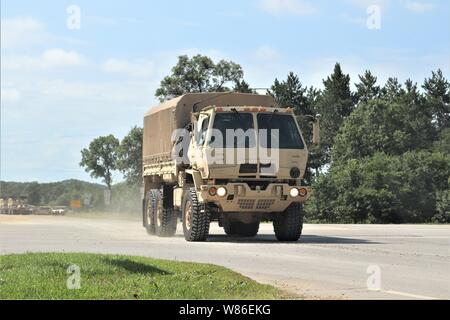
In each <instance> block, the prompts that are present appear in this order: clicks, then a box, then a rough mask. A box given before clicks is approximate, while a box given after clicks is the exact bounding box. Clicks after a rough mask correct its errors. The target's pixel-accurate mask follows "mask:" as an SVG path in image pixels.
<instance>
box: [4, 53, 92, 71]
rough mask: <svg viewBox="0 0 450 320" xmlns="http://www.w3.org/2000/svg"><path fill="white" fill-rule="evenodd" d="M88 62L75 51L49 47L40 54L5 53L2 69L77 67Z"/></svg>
mask: <svg viewBox="0 0 450 320" xmlns="http://www.w3.org/2000/svg"><path fill="white" fill-rule="evenodd" d="M84 64H86V60H85V58H83V57H82V56H81V55H80V54H78V53H77V52H75V51H65V50H63V49H48V50H45V51H44V52H43V53H42V54H41V55H40V56H25V55H5V56H4V57H3V63H2V69H4V70H36V69H52V68H66V67H77V66H82V65H84Z"/></svg>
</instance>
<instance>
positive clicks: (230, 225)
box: [223, 221, 237, 236]
mask: <svg viewBox="0 0 450 320" xmlns="http://www.w3.org/2000/svg"><path fill="white" fill-rule="evenodd" d="M223 230H224V231H225V233H226V234H227V235H229V236H232V235H236V234H237V223H236V222H233V221H224V222H223Z"/></svg>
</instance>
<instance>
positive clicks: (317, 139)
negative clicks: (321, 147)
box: [312, 115, 320, 145]
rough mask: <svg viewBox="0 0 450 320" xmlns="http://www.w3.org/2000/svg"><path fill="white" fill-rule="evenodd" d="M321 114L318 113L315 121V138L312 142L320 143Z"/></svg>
mask: <svg viewBox="0 0 450 320" xmlns="http://www.w3.org/2000/svg"><path fill="white" fill-rule="evenodd" d="M319 117H320V116H319V115H317V117H316V119H315V121H314V122H313V138H312V143H313V144H314V145H318V144H319V143H320V120H319Z"/></svg>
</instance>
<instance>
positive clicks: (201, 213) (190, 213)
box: [182, 188, 210, 241]
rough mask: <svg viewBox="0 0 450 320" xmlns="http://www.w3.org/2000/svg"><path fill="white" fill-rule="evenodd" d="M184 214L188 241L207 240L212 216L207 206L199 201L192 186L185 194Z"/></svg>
mask: <svg viewBox="0 0 450 320" xmlns="http://www.w3.org/2000/svg"><path fill="white" fill-rule="evenodd" d="M182 216H183V217H182V218H183V233H184V238H185V239H186V240H187V241H205V240H206V238H207V237H208V234H209V224H210V217H209V212H208V210H207V206H206V205H205V204H204V203H201V202H199V201H198V198H197V192H196V191H195V188H190V189H189V190H187V191H186V193H185V195H184V198H183V208H182Z"/></svg>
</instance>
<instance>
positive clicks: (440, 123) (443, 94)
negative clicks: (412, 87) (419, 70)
mask: <svg viewBox="0 0 450 320" xmlns="http://www.w3.org/2000/svg"><path fill="white" fill-rule="evenodd" d="M422 87H423V89H424V90H425V97H426V103H427V105H428V106H429V107H430V108H431V109H432V112H433V120H434V122H435V124H436V126H437V128H438V129H439V130H442V129H444V128H448V127H450V84H449V82H448V81H447V79H445V77H444V75H443V74H442V71H441V70H440V69H439V70H437V71H436V72H434V71H433V72H432V75H431V78H428V79H425V82H424V84H423V86H422Z"/></svg>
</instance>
